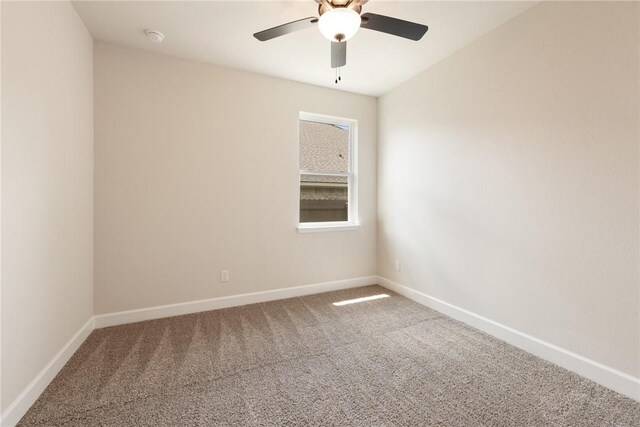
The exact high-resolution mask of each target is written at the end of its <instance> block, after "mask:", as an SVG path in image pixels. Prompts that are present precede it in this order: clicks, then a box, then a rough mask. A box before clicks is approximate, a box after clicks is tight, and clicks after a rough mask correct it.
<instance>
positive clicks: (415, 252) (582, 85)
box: [378, 2, 640, 377]
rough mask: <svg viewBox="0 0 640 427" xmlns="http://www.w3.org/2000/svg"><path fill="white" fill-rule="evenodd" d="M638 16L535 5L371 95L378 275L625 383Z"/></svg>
mask: <svg viewBox="0 0 640 427" xmlns="http://www.w3.org/2000/svg"><path fill="white" fill-rule="evenodd" d="M638 18H639V12H638V3H578V2H558V3H551V4H549V3H543V4H540V5H538V6H536V7H534V8H533V9H531V10H530V11H527V12H525V13H524V14H522V15H520V16H518V17H516V18H515V19H514V20H512V21H510V22H508V23H507V24H505V25H503V26H502V27H500V28H498V29H496V30H495V31H493V32H491V33H489V34H488V35H486V36H484V37H483V38H481V39H480V40H479V41H477V42H475V43H474V44H472V45H470V46H468V47H466V48H464V49H463V50H461V51H459V52H458V53H456V54H454V55H453V56H451V57H449V58H448V59H446V60H445V61H443V62H441V63H440V64H438V65H436V66H434V67H433V68H431V69H429V70H427V71H425V72H423V73H422V74H420V75H419V76H417V77H415V78H413V79H412V80H410V81H408V82H406V83H404V84H403V85H401V86H400V87H398V88H396V89H394V90H393V91H391V92H390V93H388V94H386V95H385V96H383V97H382V98H381V99H380V101H379V103H380V110H379V133H380V142H379V154H378V157H379V174H378V184H379V193H378V197H379V205H378V214H379V230H378V233H379V234H378V242H379V253H378V255H379V258H378V260H379V264H378V268H379V272H380V274H381V275H382V276H385V277H387V278H389V279H391V280H394V281H397V282H399V283H402V284H404V285H407V286H410V287H413V288H415V289H417V290H420V291H422V292H425V293H427V294H429V295H432V296H434V297H436V298H440V299H442V300H444V301H446V302H449V303H452V304H455V305H457V306H459V307H462V308H465V309H467V310H471V311H473V312H475V313H478V314H480V315H482V316H485V317H487V318H490V319H492V320H495V321H497V322H500V323H502V324H504V325H507V326H510V327H512V328H515V329H517V330H519V331H522V332H525V333H528V334H530V335H533V336H535V337H538V338H541V339H543V340H545V341H548V342H550V343H553V344H556V345H558V346H560V347H563V348H565V349H568V350H571V351H574V352H576V353H578V354H580V355H583V356H586V357H588V358H591V359H593V360H596V361H598V362H601V363H603V364H605V365H608V366H610V367H613V368H615V369H618V370H621V371H623V372H626V373H628V374H631V375H634V376H636V377H637V376H638V375H639V374H640V369H639V364H640V351H639V346H640V342H639V340H640V326H639V323H640V319H639V304H640V295H639V286H640V284H639V283H640V277H639V255H640V254H639V239H638V238H639V227H638V218H639V207H638V201H639V191H638V184H639V178H640V175H639V164H638V161H639V156H638V154H639V153H638V148H639V125H638V121H639V106H638V98H639V83H638V80H639V79H638V76H639V75H640V74H639V73H640V70H639V67H638V61H639V57H638V54H639V49H638V41H639V31H638V25H639V24H638V22H639V19H638ZM395 259H398V260H400V261H401V262H402V271H401V272H396V271H395V269H394V265H393V263H394V260H395Z"/></svg>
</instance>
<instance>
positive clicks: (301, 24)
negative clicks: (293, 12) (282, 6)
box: [253, 16, 318, 42]
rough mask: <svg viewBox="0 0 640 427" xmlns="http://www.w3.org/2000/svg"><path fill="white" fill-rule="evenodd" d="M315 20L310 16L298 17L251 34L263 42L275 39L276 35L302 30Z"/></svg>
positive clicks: (315, 19) (316, 20)
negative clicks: (295, 19)
mask: <svg viewBox="0 0 640 427" xmlns="http://www.w3.org/2000/svg"><path fill="white" fill-rule="evenodd" d="M316 22H318V18H316V17H313V16H310V17H308V18H303V19H298V20H297V21H293V22H289V23H287V24H282V25H278V26H277V27H273V28H269V29H268V30H264V31H260V32H257V33H255V34H254V35H253V37H255V38H257V39H258V40H260V41H261V42H264V41H267V40H271V39H275V38H276V37H280V36H284V35H285V34H289V33H293V32H295V31H300V30H304V29H305V28H310V27H311V26H312V25H313V24H315V23H316Z"/></svg>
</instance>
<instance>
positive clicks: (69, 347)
mask: <svg viewBox="0 0 640 427" xmlns="http://www.w3.org/2000/svg"><path fill="white" fill-rule="evenodd" d="M93 328H94V323H93V317H92V318H91V319H89V320H87V323H85V324H84V325H83V326H82V327H81V328H80V330H79V331H78V332H76V334H75V335H74V336H73V337H72V338H71V339H70V340H69V342H67V343H66V344H65V345H64V347H62V349H61V350H60V351H59V352H58V354H56V355H55V356H54V357H53V359H51V361H50V362H49V363H48V364H47V366H45V367H44V369H42V371H40V373H38V375H36V377H35V378H34V379H33V381H31V383H29V385H28V386H27V387H26V388H25V389H24V390H23V391H22V393H20V394H19V395H18V397H16V398H15V400H14V401H13V402H12V403H11V404H10V405H9V406H8V407H7V409H6V410H5V411H4V412H3V413H2V417H1V420H2V421H1V422H0V425H2V426H3V427H12V426H14V425H16V424H17V423H18V421H20V418H22V417H23V416H24V414H26V413H27V411H28V410H29V408H30V407H31V405H33V404H34V402H35V401H36V400H38V397H39V396H40V394H41V393H42V392H43V391H44V389H45V388H47V386H48V385H49V383H50V382H51V381H52V380H53V379H54V378H55V376H56V375H57V374H58V372H60V369H62V367H63V366H64V365H65V364H66V363H67V362H68V361H69V359H71V356H73V353H75V352H76V350H78V348H79V347H80V345H81V344H82V343H83V342H84V340H85V339H87V337H88V336H89V334H90V333H91V331H93Z"/></svg>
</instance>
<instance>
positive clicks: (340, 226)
mask: <svg viewBox="0 0 640 427" xmlns="http://www.w3.org/2000/svg"><path fill="white" fill-rule="evenodd" d="M359 228H360V224H353V223H337V224H331V223H326V222H307V223H304V224H298V233H317V232H321V231H352V230H357V229H359Z"/></svg>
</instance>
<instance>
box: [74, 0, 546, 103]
mask: <svg viewBox="0 0 640 427" xmlns="http://www.w3.org/2000/svg"><path fill="white" fill-rule="evenodd" d="M534 4H536V2H524V1H523V2H518V1H495V2H494V1H491V2H484V1H471V2H457V1H383V0H371V1H370V2H369V3H368V4H366V5H365V6H364V7H363V13H366V12H372V13H378V14H383V15H389V16H393V17H396V18H401V19H405V20H409V21H415V22H419V23H422V24H426V25H428V26H429V31H428V32H427V34H426V35H425V36H424V38H423V39H422V40H421V41H418V42H414V41H410V40H405V39H402V38H398V37H394V36H391V35H388V34H383V33H380V32H376V31H370V30H363V29H361V30H360V31H359V32H358V34H356V35H355V36H354V38H353V39H351V40H350V41H349V42H348V43H349V44H348V49H347V66H346V67H344V68H343V71H342V82H341V83H340V84H339V85H336V84H335V83H334V71H333V70H332V69H331V68H330V56H329V52H330V43H329V41H327V40H325V39H324V38H323V37H322V35H320V32H319V31H318V30H317V29H316V28H310V29H308V30H303V31H300V32H298V33H293V34H288V35H286V36H283V37H280V38H277V39H273V40H270V41H267V42H259V41H258V40H256V39H254V38H253V33H255V32H257V31H260V30H264V29H266V28H270V27H274V26H276V25H279V24H283V23H286V22H289V21H293V20H296V19H300V18H304V17H307V16H317V4H316V3H315V2H314V1H313V0H298V1H165V2H156V1H75V2H74V6H75V8H76V9H77V11H78V13H79V14H80V17H81V18H82V20H83V21H84V22H85V24H86V25H87V27H88V28H89V31H90V32H91V34H92V35H93V37H94V38H95V39H97V40H102V41H107V42H113V43H118V44H122V45H126V46H131V47H135V48H139V49H144V50H148V51H152V52H158V53H163V54H167V55H173V56H177V57H181V58H187V59H193V60H196V61H202V62H208V63H212V64H219V65H223V66H227V67H232V68H237V69H241V70H247V71H254V72H257V73H262V74H268V75H271V76H276V77H282V78H285V79H289V80H295V81H300V82H305V83H311V84H315V85H320V86H326V87H332V88H337V89H341V90H346V91H350V92H357V93H363V94H367V95H374V96H378V95H381V94H383V93H385V92H386V91H388V90H389V89H391V88H393V87H395V86H397V85H398V84H400V83H402V82H403V81H405V80H407V79H409V78H411V77H412V76H414V75H416V74H418V73H419V72H420V71H422V70H424V69H425V68H427V67H429V66H431V65H433V64H435V63H436V62H438V61H440V60H442V59H444V58H445V57H447V56H449V55H451V54H452V53H454V52H455V51H457V50H458V49H460V48H461V47H463V46H465V45H467V44H469V43H471V42H472V41H474V40H476V39H478V38H479V37H480V36H482V35H483V34H485V33H487V32H489V31H491V30H492V29H494V28H496V27H498V26H499V25H501V24H503V23H504V22H506V21H508V20H510V19H511V18H513V17H514V16H516V15H518V14H520V13H522V12H523V11H525V10H526V9H528V8H530V7H531V6H533V5H534ZM145 28H151V29H155V30H159V31H161V32H163V33H164V34H165V40H164V42H162V43H161V44H156V43H153V42H151V41H149V40H147V39H146V37H145V35H144V33H143V30H144V29H145Z"/></svg>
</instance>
